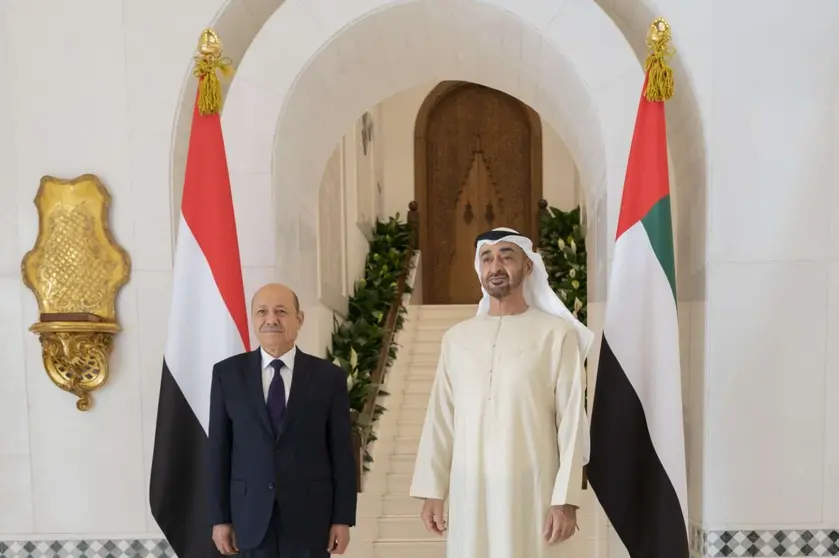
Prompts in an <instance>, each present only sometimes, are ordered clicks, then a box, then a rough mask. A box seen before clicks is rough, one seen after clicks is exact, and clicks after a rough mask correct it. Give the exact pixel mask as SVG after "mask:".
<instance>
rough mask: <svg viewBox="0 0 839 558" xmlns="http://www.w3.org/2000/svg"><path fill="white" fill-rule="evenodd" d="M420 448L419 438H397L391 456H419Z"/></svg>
mask: <svg viewBox="0 0 839 558" xmlns="http://www.w3.org/2000/svg"><path fill="white" fill-rule="evenodd" d="M418 447H419V437H417V438H402V437H401V436H397V437H396V441H395V442H394V443H393V453H392V454H391V455H410V456H416V455H417V448H418Z"/></svg>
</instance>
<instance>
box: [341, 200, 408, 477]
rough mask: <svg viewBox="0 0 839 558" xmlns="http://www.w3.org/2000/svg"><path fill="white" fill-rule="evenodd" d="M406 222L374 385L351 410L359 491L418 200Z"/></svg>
mask: <svg viewBox="0 0 839 558" xmlns="http://www.w3.org/2000/svg"><path fill="white" fill-rule="evenodd" d="M407 222H408V224H409V225H410V227H411V244H410V246H409V247H408V250H406V252H405V259H404V261H403V263H402V273H401V274H400V275H399V280H398V281H397V284H396V294H395V295H394V297H393V301H392V302H391V304H390V310H388V313H387V316H386V317H385V325H384V336H383V337H382V346H381V349H380V350H379V360H378V362H377V364H376V368H375V370H373V373H372V374H371V375H370V381H371V385H372V386H373V389H372V390H371V392H370V393H369V394H368V395H367V400H366V401H365V402H364V407H363V408H362V410H361V413H355V412H353V413H352V414H351V422H352V426H353V428H352V446H353V456H354V457H355V473H356V487H357V490H358V492H362V491H363V481H364V455H365V454H366V453H367V444H368V443H369V442H370V441H371V440H370V433H371V431H372V427H373V422H374V419H375V414H376V404H377V403H376V402H377V400H378V398H379V392H380V389H381V386H382V384H383V383H384V379H385V375H386V374H387V370H388V366H389V365H390V349H391V347H392V346H393V338H394V336H395V335H396V329H397V328H396V325H397V320H398V319H399V314H400V312H401V311H402V298H403V296H404V295H405V290H406V286H407V284H408V275H409V273H410V271H411V261H412V260H413V258H414V252H415V251H416V250H417V249H418V244H419V212H418V211H417V202H415V201H412V202H411V203H410V204H409V205H408V216H407ZM358 425H362V426H363V428H358Z"/></svg>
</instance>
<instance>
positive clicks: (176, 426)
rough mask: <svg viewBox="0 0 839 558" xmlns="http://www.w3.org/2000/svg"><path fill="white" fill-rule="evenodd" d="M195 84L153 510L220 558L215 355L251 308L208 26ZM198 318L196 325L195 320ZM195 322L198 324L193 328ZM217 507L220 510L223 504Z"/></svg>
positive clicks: (161, 522)
mask: <svg viewBox="0 0 839 558" xmlns="http://www.w3.org/2000/svg"><path fill="white" fill-rule="evenodd" d="M194 60H195V67H194V69H193V75H194V76H195V77H196V78H198V92H197V95H196V98H195V103H194V106H193V115H192V126H191V129H190V136H189V149H188V151H187V155H186V172H185V176H184V188H183V195H182V196H181V202H180V216H179V226H178V228H177V237H176V242H175V258H174V265H173V270H172V298H171V300H172V301H171V305H170V310H169V312H170V314H169V327H168V332H167V337H168V339H167V343H166V348H165V350H164V354H163V363H162V373H161V382H160V392H159V395H158V408H157V424H156V429H155V439H154V450H153V454H152V465H151V473H150V481H149V504H150V508H151V513H152V516H153V517H154V519H155V521H156V522H157V524H158V527H159V528H160V530H161V531H162V532H163V535H164V536H165V537H166V540H167V541H168V543H169V545H170V546H171V548H172V550H173V551H174V553H175V554H176V555H177V556H178V557H179V558H220V556H221V555H220V554H219V552H218V550H217V549H216V547H215V545H214V544H213V542H212V526H211V522H212V521H211V519H212V520H213V521H215V523H224V522H226V519H227V518H223V519H224V520H225V521H223V520H219V519H217V517H216V516H213V517H212V518H211V517H210V515H211V514H214V513H217V510H216V509H215V508H214V507H213V505H212V502H211V501H210V500H209V491H208V484H209V482H210V480H209V475H208V471H207V467H206V465H205V457H206V453H207V452H208V450H209V445H208V444H209V442H208V433H209V432H210V431H211V430H212V429H213V428H214V426H213V425H212V421H211V419H210V409H209V407H210V390H211V384H212V371H213V367H214V365H215V363H217V362H219V361H221V360H224V359H226V358H229V357H231V356H233V355H236V354H240V353H242V352H245V351H248V350H249V344H250V340H249V335H248V315H247V304H246V302H245V293H244V284H243V280H242V270H241V259H240V254H239V241H238V233H237V229H236V218H235V212H234V208H233V196H232V193H231V189H230V176H229V171H228V168H227V156H226V153H225V147H224V137H223V134H222V129H221V119H220V115H219V112H220V110H221V106H222V88H221V81H220V76H222V77H223V76H227V75H230V73H231V71H232V70H231V66H230V60H229V59H227V58H224V57H223V49H222V43H221V40H220V39H219V36H218V35H217V34H216V33H215V31H213V30H212V29H204V30H203V31H202V32H201V37H200V40H199V42H198V50H197V53H196V55H195V57H194ZM196 324H197V326H196ZM196 327H197V329H196ZM215 428H218V426H215ZM218 513H224V511H223V510H222V511H219V512H218Z"/></svg>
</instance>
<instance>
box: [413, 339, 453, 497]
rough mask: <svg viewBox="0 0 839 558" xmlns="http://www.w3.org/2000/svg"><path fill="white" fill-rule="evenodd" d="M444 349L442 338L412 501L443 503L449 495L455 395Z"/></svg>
mask: <svg viewBox="0 0 839 558" xmlns="http://www.w3.org/2000/svg"><path fill="white" fill-rule="evenodd" d="M447 347H448V343H447V342H446V338H445V337H444V338H443V343H442V350H441V352H440V360H439V361H438V363H437V373H436V376H435V377H434V384H433V385H432V387H431V395H430V397H429V400H428V411H427V412H426V415H425V423H424V424H423V427H422V434H421V436H420V442H419V448H418V449H417V461H416V464H415V466H414V478H413V481H412V482H411V493H410V494H411V496H412V497H414V498H433V499H437V500H445V499H446V498H447V497H448V493H449V475H450V473H451V466H452V451H453V448H454V394H453V391H452V384H451V378H450V376H449V366H448V349H447Z"/></svg>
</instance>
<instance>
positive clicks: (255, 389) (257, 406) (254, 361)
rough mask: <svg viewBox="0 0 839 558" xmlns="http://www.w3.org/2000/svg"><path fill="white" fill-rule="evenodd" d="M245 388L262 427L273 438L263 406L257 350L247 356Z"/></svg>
mask: <svg viewBox="0 0 839 558" xmlns="http://www.w3.org/2000/svg"><path fill="white" fill-rule="evenodd" d="M245 387H246V389H247V393H248V399H249V401H250V404H251V406H252V407H253V408H254V410H255V411H256V414H257V415H258V416H259V420H260V422H262V426H264V427H265V429H266V430H267V431H268V433H269V434H270V435H271V436H273V435H274V429H273V428H271V419H269V418H268V407H267V405H265V392H264V391H263V388H262V354H261V353H260V351H259V349H257V350H255V351H251V353H250V355H248V368H247V370H245Z"/></svg>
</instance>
